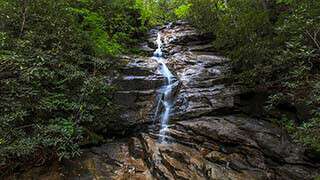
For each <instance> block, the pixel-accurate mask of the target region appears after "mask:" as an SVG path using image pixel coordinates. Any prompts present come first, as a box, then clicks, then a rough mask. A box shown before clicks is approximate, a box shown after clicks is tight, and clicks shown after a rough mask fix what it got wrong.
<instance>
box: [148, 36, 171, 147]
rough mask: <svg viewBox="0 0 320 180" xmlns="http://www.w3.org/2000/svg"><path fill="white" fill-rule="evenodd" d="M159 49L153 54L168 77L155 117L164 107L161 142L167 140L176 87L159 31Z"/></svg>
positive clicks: (160, 92) (161, 71) (160, 94)
mask: <svg viewBox="0 0 320 180" xmlns="http://www.w3.org/2000/svg"><path fill="white" fill-rule="evenodd" d="M156 42H157V49H156V51H155V52H154V54H153V56H154V58H155V59H156V61H157V62H158V63H159V70H160V73H161V74H162V75H163V76H164V77H165V78H166V84H165V85H164V86H163V87H162V88H161V89H160V90H159V91H158V103H157V107H156V112H155V119H156V118H157V117H158V113H159V110H160V106H161V105H162V107H163V109H164V110H163V112H162V113H161V116H160V117H161V129H160V133H159V135H160V136H159V137H160V139H159V141H160V143H163V142H165V134H166V131H167V127H168V123H169V119H170V111H171V108H172V104H173V102H172V101H173V100H172V90H173V87H174V85H175V84H174V82H173V80H174V76H173V75H172V73H171V72H170V70H169V68H168V67H167V65H166V64H165V59H164V57H163V52H162V41H161V33H160V32H159V33H158V36H157V41H156Z"/></svg>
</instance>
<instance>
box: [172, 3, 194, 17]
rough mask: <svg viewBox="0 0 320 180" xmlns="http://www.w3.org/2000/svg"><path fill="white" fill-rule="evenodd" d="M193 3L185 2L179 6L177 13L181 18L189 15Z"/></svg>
mask: <svg viewBox="0 0 320 180" xmlns="http://www.w3.org/2000/svg"><path fill="white" fill-rule="evenodd" d="M191 5H192V4H183V5H181V6H179V7H178V8H177V9H176V10H175V11H174V13H175V15H176V16H177V17H178V18H179V19H184V18H186V17H187V16H188V14H189V13H190V12H189V10H190V7H191Z"/></svg>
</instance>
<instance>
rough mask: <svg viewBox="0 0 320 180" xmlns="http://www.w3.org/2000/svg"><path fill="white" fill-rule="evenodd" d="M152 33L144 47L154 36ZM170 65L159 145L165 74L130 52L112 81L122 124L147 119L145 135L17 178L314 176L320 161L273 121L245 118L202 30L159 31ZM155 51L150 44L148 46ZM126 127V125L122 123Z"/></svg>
mask: <svg viewBox="0 0 320 180" xmlns="http://www.w3.org/2000/svg"><path fill="white" fill-rule="evenodd" d="M157 32H158V31H157V30H153V31H151V34H150V39H149V41H150V42H148V43H146V44H143V45H144V47H143V48H144V49H146V50H148V51H151V50H150V49H149V48H150V47H152V46H150V47H149V46H148V47H146V46H147V45H148V44H152V43H153V42H154V41H155V38H156V33H157ZM160 32H161V34H162V37H163V39H162V40H163V42H164V50H165V52H166V59H167V62H166V63H167V65H168V67H169V69H170V70H171V72H173V73H174V74H175V76H176V77H177V78H178V80H179V82H180V84H179V86H177V89H176V90H175V93H174V94H175V96H176V97H175V103H174V108H173V110H172V111H171V120H170V124H169V126H168V128H167V129H166V134H165V139H166V143H159V138H160V137H159V136H160V135H159V129H160V127H159V124H158V122H155V124H154V125H152V124H153V122H152V121H153V118H152V115H153V113H154V110H155V106H156V105H155V102H156V100H155V99H156V97H155V96H156V90H157V89H159V88H160V87H161V85H162V84H163V81H164V78H163V77H162V76H161V75H160V73H159V72H157V66H158V64H157V63H156V62H155V61H154V60H152V58H149V57H127V58H125V61H126V62H127V66H126V67H125V68H124V69H123V71H122V75H121V76H120V77H119V78H118V79H117V80H115V82H116V83H118V84H119V85H120V87H122V88H123V89H121V90H120V91H119V92H118V98H117V99H118V102H119V104H123V105H124V111H123V122H126V123H127V125H128V127H129V126H130V125H135V124H141V123H146V122H149V128H148V131H147V132H145V131H144V132H137V133H134V134H133V135H131V137H128V138H124V139H121V140H114V141H112V142H110V143H107V144H105V145H103V146H100V147H94V148H90V149H86V150H85V151H84V153H83V155H82V157H81V159H78V160H75V161H68V162H60V163H53V165H51V166H50V167H49V168H45V170H44V168H43V167H37V168H34V169H31V170H30V171H28V172H26V173H25V174H23V175H20V176H17V177H19V178H21V179H141V180H149V179H150V180H151V179H161V180H162V179H199V180H201V179H219V180H220V179H221V180H224V179H234V180H238V179H243V180H250V179H288V180H289V179H290V180H292V179H296V180H301V179H312V178H313V177H315V176H317V175H319V174H320V173H319V172H320V164H319V162H314V161H312V159H310V158H309V157H307V156H306V155H305V149H304V148H303V147H301V146H299V145H297V144H294V143H293V142H292V140H291V139H290V138H289V137H288V136H287V135H286V134H285V133H284V132H283V131H282V130H281V129H280V128H279V127H277V126H275V125H273V124H272V123H270V122H268V121H265V120H261V119H254V118H250V117H247V116H244V115H241V112H239V111H238V109H237V107H235V95H236V94H238V93H239V92H238V90H237V88H235V87H232V86H229V85H228V84H227V83H226V74H227V73H228V72H229V67H228V60H227V59H226V58H223V57H221V56H218V55H216V53H214V52H213V51H212V46H211V44H208V43H207V41H206V38H205V36H204V35H203V34H199V33H197V32H196V31H195V30H194V29H193V28H192V27H190V26H189V25H188V24H185V23H178V24H175V25H171V26H168V27H167V28H162V29H161V31H160ZM152 48H154V47H152ZM124 124H125V123H124Z"/></svg>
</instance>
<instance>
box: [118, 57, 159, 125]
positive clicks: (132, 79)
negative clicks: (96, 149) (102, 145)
mask: <svg viewBox="0 0 320 180" xmlns="http://www.w3.org/2000/svg"><path fill="white" fill-rule="evenodd" d="M121 61H123V62H124V63H125V64H126V65H125V66H124V67H123V68H122V69H121V70H120V74H119V76H118V77H117V78H115V80H114V81H113V84H115V85H116V86H117V87H118V89H119V90H118V91H117V92H116V94H115V101H116V102H115V104H117V105H119V106H120V109H121V110H120V111H121V117H120V119H119V121H118V124H119V126H118V127H119V130H123V131H128V129H130V128H129V127H131V126H137V125H140V124H144V123H150V122H152V120H153V117H152V116H153V114H152V112H153V111H154V108H155V104H156V91H157V89H159V88H160V87H161V86H162V85H163V83H164V82H165V79H164V78H163V77H162V76H161V75H160V74H159V73H158V72H157V68H158V64H157V63H156V61H155V60H153V59H152V58H149V57H123V58H122V59H121Z"/></svg>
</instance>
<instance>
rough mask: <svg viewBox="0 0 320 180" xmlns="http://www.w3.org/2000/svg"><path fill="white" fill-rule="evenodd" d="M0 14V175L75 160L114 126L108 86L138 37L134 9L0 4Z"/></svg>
mask: <svg viewBox="0 0 320 180" xmlns="http://www.w3.org/2000/svg"><path fill="white" fill-rule="evenodd" d="M26 9H27V10H26ZM0 15H1V16H0V28H1V29H0V171H1V175H4V174H5V173H7V172H9V171H10V170H12V169H16V168H21V167H25V166H27V165H30V166H33V165H41V164H43V163H45V162H47V160H50V159H62V158H72V157H74V156H77V155H79V153H80V147H79V146H80V144H83V143H84V142H85V141H86V140H87V139H90V137H87V136H95V137H94V139H101V138H98V136H101V135H104V134H106V133H107V132H109V131H110V130H112V129H113V127H114V126H115V125H116V119H117V108H116V105H115V104H114V103H113V99H112V97H113V92H114V90H115V87H113V86H112V85H110V84H109V83H108V82H109V79H110V76H111V74H112V73H113V72H114V71H116V70H117V67H118V65H119V63H117V61H116V60H115V59H116V58H115V56H117V55H118V54H119V53H121V52H125V51H126V50H125V49H130V47H132V46H134V45H135V43H136V42H137V41H138V40H137V37H139V36H137V34H138V33H140V32H142V33H143V30H144V29H143V28H141V23H140V22H139V20H137V19H139V16H140V12H139V11H138V10H137V9H136V8H135V7H134V3H133V2H128V1H124V0H123V1H103V0H98V1H91V0H79V1H71V0H70V1H69V0H30V1H20V0H10V1H9V0H1V3H0ZM137 17H138V18H137ZM119 31H121V32H119ZM128 39H130V41H129V40H128ZM95 142H96V141H95ZM88 143H90V142H88Z"/></svg>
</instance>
